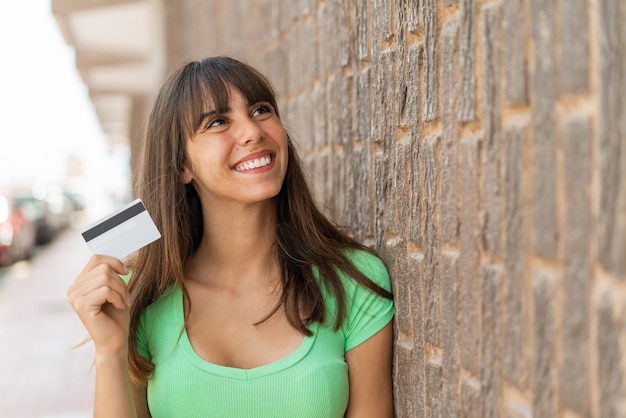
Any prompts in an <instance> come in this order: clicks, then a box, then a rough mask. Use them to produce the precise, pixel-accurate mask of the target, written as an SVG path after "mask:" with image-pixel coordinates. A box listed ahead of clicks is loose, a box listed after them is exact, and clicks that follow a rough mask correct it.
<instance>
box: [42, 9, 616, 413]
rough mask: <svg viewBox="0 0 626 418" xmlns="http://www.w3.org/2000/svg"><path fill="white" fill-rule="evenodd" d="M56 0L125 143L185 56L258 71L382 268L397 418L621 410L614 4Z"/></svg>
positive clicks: (104, 111) (111, 126)
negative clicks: (389, 303)
mask: <svg viewBox="0 0 626 418" xmlns="http://www.w3.org/2000/svg"><path fill="white" fill-rule="evenodd" d="M52 6H53V12H54V13H55V15H56V16H57V20H58V22H59V27H60V28H61V30H62V32H63V33H64V36H65V39H66V40H67V42H68V43H69V44H70V45H72V46H73V47H74V48H75V49H76V52H77V66H78V68H79V70H80V72H81V74H82V76H83V78H84V80H85V82H86V83H87V85H88V86H89V89H90V94H91V97H92V100H93V102H94V105H95V107H96V111H97V113H98V115H99V117H100V120H101V122H102V125H103V127H104V129H105V132H107V134H108V135H109V138H110V140H111V141H122V142H123V141H126V143H128V144H130V146H131V149H132V150H133V155H136V150H138V149H139V148H140V142H141V131H142V128H143V124H144V123H145V119H146V112H147V109H148V108H149V106H150V103H151V100H152V97H153V96H152V95H153V94H154V92H155V91H156V89H157V87H158V84H159V81H160V80H161V79H162V77H163V76H164V75H165V74H166V73H167V72H168V71H169V70H171V69H173V68H175V67H177V66H178V65H179V64H181V63H183V62H185V61H187V60H190V59H197V58H200V57H203V56H205V55H215V54H228V55H233V56H235V57H238V58H241V59H243V60H245V61H247V62H249V63H251V64H253V65H255V66H256V67H258V68H259V69H261V70H262V71H263V72H264V73H265V74H267V75H268V76H269V78H270V80H272V81H273V83H274V85H275V87H276V89H277V91H278V93H279V98H280V103H279V104H280V106H281V114H282V115H283V119H284V123H285V125H286V126H287V127H288V128H289V129H290V132H291V133H292V137H293V138H294V140H295V142H296V143H297V144H298V146H299V148H300V152H301V154H302V155H303V157H304V159H305V161H306V162H307V166H308V169H309V174H310V178H311V181H312V183H313V185H314V189H315V192H316V196H317V198H318V201H319V204H320V205H321V207H323V208H324V210H325V211H326V213H327V214H328V215H330V216H331V217H332V218H333V219H335V220H336V221H337V222H338V223H340V224H342V225H345V226H347V227H349V228H350V229H351V230H352V231H353V234H354V236H355V237H357V238H358V239H360V240H361V241H363V242H365V243H367V244H368V245H371V246H373V247H374V248H375V249H376V250H378V251H379V252H380V254H381V256H382V258H383V259H384V260H385V262H386V263H387V264H388V266H389V269H390V272H391V276H392V279H393V287H394V294H395V301H396V307H397V315H396V318H395V348H394V392H395V403H396V415H397V416H398V417H421V416H424V417H455V416H462V417H509V418H524V417H571V418H574V417H598V418H600V417H626V355H625V353H626V94H624V93H626V25H624V24H623V22H625V21H626V3H624V1H623V0H568V1H564V0H363V1H357V0H319V1H318V0H315V1H314V0H257V1H251V0H250V1H248V0H241V1H231V2H225V1H215V0H142V1H123V0H89V1H86V0H82V1H78V0H52ZM133 161H134V160H133ZM133 164H134V162H133Z"/></svg>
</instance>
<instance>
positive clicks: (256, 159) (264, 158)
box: [233, 152, 272, 171]
mask: <svg viewBox="0 0 626 418" xmlns="http://www.w3.org/2000/svg"><path fill="white" fill-rule="evenodd" d="M257 154H259V155H250V156H247V157H246V159H245V161H240V162H238V163H237V164H235V165H234V166H233V169H234V170H236V171H250V170H254V169H255V168H261V167H265V166H267V165H269V164H271V163H272V155H271V154H269V153H267V152H261V153H257Z"/></svg>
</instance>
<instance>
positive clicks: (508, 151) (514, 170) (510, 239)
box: [503, 125, 529, 389]
mask: <svg viewBox="0 0 626 418" xmlns="http://www.w3.org/2000/svg"><path fill="white" fill-rule="evenodd" d="M524 137H525V127H524V126H516V125H510V126H507V127H506V128H505V130H504V147H505V150H504V168H505V171H504V184H506V185H507V187H506V191H505V199H504V220H505V244H504V245H505V250H504V263H505V264H504V265H505V271H506V284H505V296H504V299H505V302H506V303H505V307H506V308H505V312H504V329H503V337H504V338H503V340H504V346H503V371H504V375H505V376H506V377H507V378H508V379H509V380H510V381H512V382H514V383H515V384H516V385H517V387H518V388H520V389H521V388H524V387H525V386H526V385H525V382H526V378H527V370H528V369H529V364H528V361H527V359H526V357H525V355H524V340H525V339H526V334H525V331H524V330H525V329H526V324H527V322H526V319H525V318H526V315H525V309H524V307H525V304H526V302H525V298H523V297H521V296H520V295H525V294H526V293H527V292H526V286H525V285H524V265H525V264H526V258H527V256H526V254H525V252H524V242H525V241H526V238H525V235H526V234H525V229H524V213H523V209H524V195H523V192H524V161H523V154H524Z"/></svg>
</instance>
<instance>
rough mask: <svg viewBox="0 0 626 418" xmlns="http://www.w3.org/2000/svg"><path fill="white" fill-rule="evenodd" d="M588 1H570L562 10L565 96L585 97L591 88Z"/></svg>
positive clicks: (562, 57) (561, 69)
mask: <svg viewBox="0 0 626 418" xmlns="http://www.w3.org/2000/svg"><path fill="white" fill-rule="evenodd" d="M587 4H588V3H587V1H586V0H569V1H568V2H567V7H564V6H565V5H563V7H560V13H559V15H560V16H559V17H560V21H561V24H560V29H561V30H560V35H561V36H560V38H561V44H560V45H561V56H560V58H561V59H560V65H561V68H560V72H559V77H558V80H559V83H560V87H561V93H564V94H582V93H586V92H587V90H588V88H589V32H588V31H589V29H588V26H589V23H588V21H587V19H588V16H589V15H588V13H587V7H588V6H587Z"/></svg>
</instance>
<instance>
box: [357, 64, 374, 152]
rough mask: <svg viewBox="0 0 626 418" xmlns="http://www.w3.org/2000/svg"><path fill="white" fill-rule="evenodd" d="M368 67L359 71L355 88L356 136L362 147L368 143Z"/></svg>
mask: <svg viewBox="0 0 626 418" xmlns="http://www.w3.org/2000/svg"><path fill="white" fill-rule="evenodd" d="M370 84H371V80H370V67H367V68H365V69H364V70H363V71H361V72H360V73H359V77H358V82H357V89H356V103H355V105H354V107H355V109H356V114H357V116H356V119H357V127H358V136H359V139H360V140H361V142H362V143H363V147H366V146H367V147H368V148H369V144H370V140H371V137H370V128H369V127H370V120H371V119H370V108H371V107H370V106H371V105H370Z"/></svg>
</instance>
